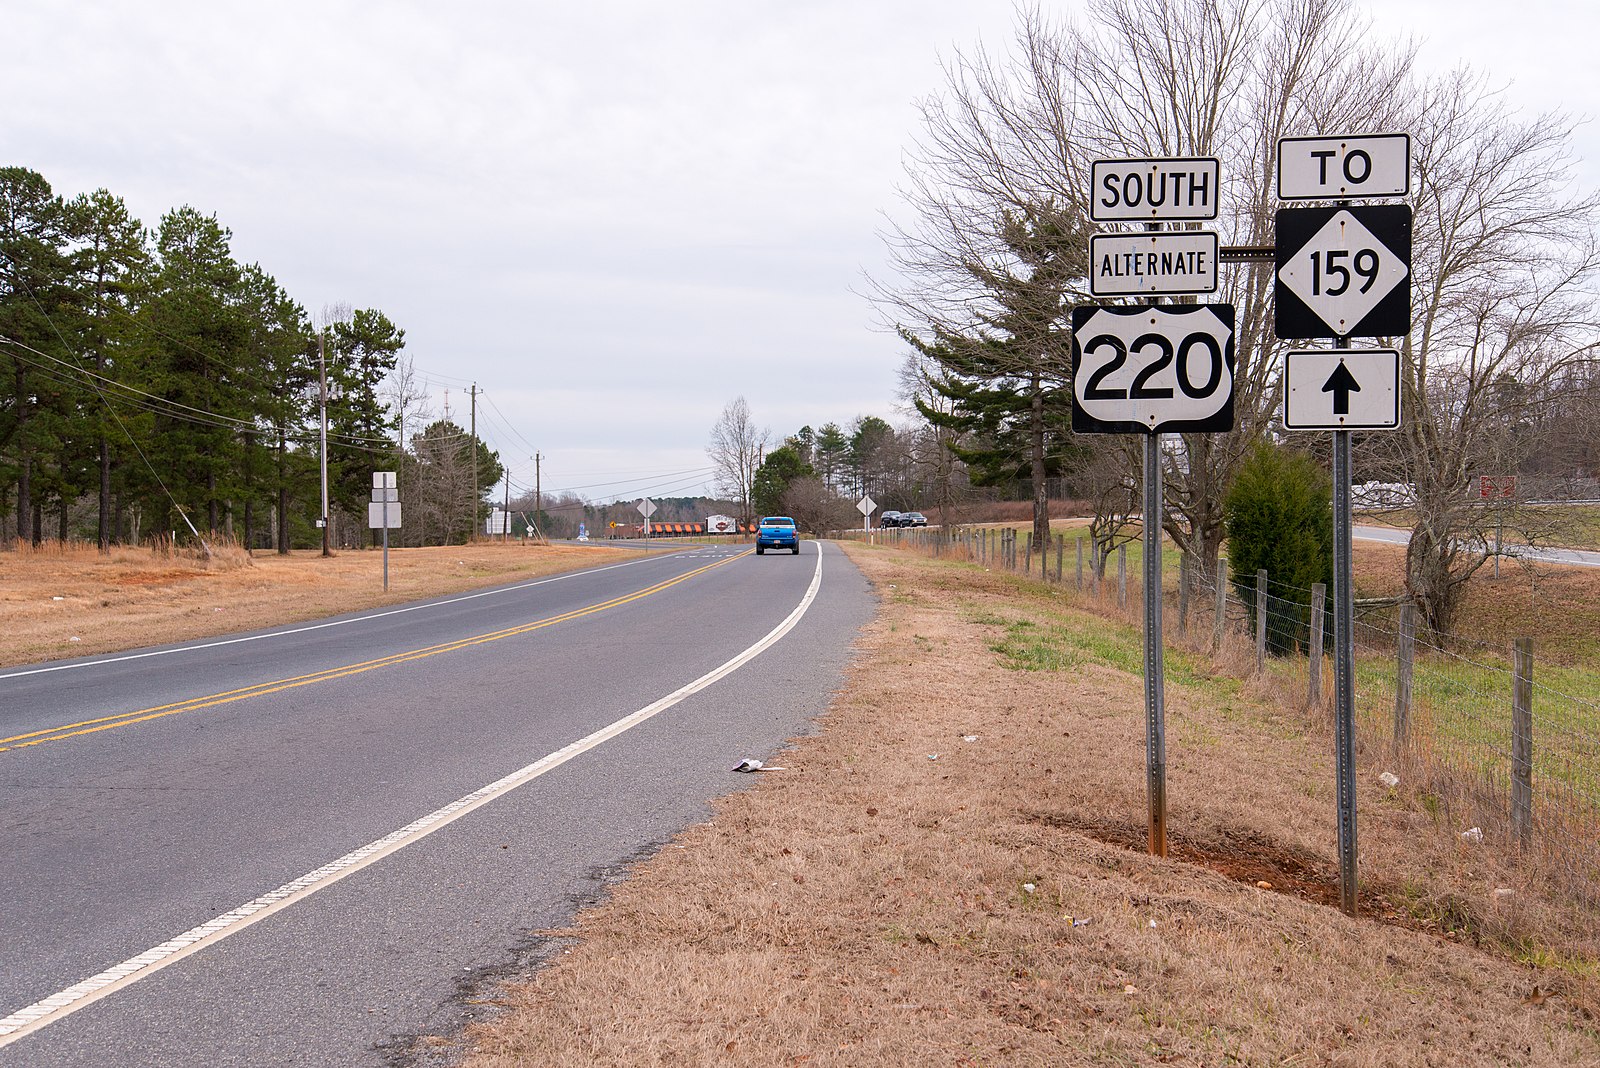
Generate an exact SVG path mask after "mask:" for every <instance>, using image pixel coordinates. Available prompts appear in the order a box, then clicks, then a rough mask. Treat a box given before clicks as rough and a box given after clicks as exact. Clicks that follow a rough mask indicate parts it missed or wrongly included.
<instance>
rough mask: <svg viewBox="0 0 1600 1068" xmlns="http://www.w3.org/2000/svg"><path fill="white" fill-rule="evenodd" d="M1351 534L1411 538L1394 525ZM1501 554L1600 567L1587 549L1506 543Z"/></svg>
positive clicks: (1398, 540) (1393, 541)
mask: <svg viewBox="0 0 1600 1068" xmlns="http://www.w3.org/2000/svg"><path fill="white" fill-rule="evenodd" d="M1350 536H1351V537H1352V538H1355V539H1358V540H1361V541H1382V542H1387V543H1389V544H1390V545H1405V544H1406V543H1407V542H1409V541H1410V540H1411V532H1410V531H1409V530H1396V529H1394V528H1393V527H1368V526H1353V527H1351V529H1350ZM1500 555H1501V556H1503V557H1507V558H1519V557H1520V558H1521V559H1524V560H1538V561H1540V562H1541V563H1546V564H1566V565H1568V566H1570V567H1600V553H1597V552H1591V551H1589V550H1587V549H1536V548H1534V547H1533V546H1531V545H1504V546H1502V547H1501V551H1500Z"/></svg>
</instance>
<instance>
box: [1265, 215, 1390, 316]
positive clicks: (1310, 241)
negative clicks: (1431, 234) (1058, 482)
mask: <svg viewBox="0 0 1600 1068" xmlns="http://www.w3.org/2000/svg"><path fill="white" fill-rule="evenodd" d="M1276 259H1277V279H1278V280H1277V285H1276V287H1275V289H1274V300H1273V304H1274V318H1273V326H1274V329H1275V331H1276V333H1277V335H1278V336H1279V337H1283V338H1301V337H1327V338H1341V337H1397V336H1399V335H1401V334H1404V333H1405V332H1406V331H1408V330H1410V329H1411V286H1410V279H1411V208H1410V207H1408V206H1407V205H1404V204H1379V205H1367V206H1363V207H1353V208H1343V207H1340V208H1279V209H1278V214H1277V256H1276Z"/></svg>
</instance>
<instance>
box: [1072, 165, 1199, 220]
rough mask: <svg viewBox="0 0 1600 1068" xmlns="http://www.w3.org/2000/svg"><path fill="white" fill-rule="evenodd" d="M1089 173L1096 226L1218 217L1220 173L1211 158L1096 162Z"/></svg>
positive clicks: (1092, 217)
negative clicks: (1100, 224) (1107, 223)
mask: <svg viewBox="0 0 1600 1068" xmlns="http://www.w3.org/2000/svg"><path fill="white" fill-rule="evenodd" d="M1089 171H1090V184H1091V189H1090V197H1089V218H1090V219H1092V220H1094V221H1095V222H1164V221H1167V220H1177V219H1190V220H1193V219H1215V218H1216V217H1217V204H1218V199H1219V197H1218V194H1219V193H1220V188H1219V187H1220V185H1221V174H1222V172H1221V166H1220V164H1219V163H1218V162H1217V160H1216V158H1215V157H1213V156H1189V157H1173V158H1161V159H1097V160H1095V161H1094V163H1093V164H1091V165H1090V169H1089Z"/></svg>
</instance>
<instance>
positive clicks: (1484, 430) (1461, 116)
mask: <svg viewBox="0 0 1600 1068" xmlns="http://www.w3.org/2000/svg"><path fill="white" fill-rule="evenodd" d="M1410 99H1411V100H1412V101H1413V102H1414V107H1413V110H1412V112H1411V114H1410V115H1409V116H1408V117H1407V120H1406V121H1407V123H1408V125H1409V127H1410V129H1411V130H1412V132H1413V145H1414V149H1413V151H1414V153H1415V156H1416V159H1415V164H1414V166H1415V184H1416V191H1415V206H1416V224H1415V230H1414V234H1413V239H1412V279H1413V286H1414V288H1413V295H1414V310H1413V318H1412V329H1411V333H1410V334H1409V335H1408V336H1407V337H1405V338H1404V339H1402V340H1401V342H1400V349H1401V358H1402V402H1403V409H1402V414H1401V426H1400V430H1399V431H1398V432H1397V433H1395V434H1394V435H1390V436H1388V437H1387V439H1386V440H1385V441H1384V442H1380V443H1379V447H1383V446H1385V445H1387V447H1388V448H1389V449H1390V454H1389V456H1390V458H1391V459H1392V461H1393V462H1394V464H1395V465H1396V466H1397V467H1398V468H1399V469H1400V470H1402V471H1403V472H1404V476H1405V478H1406V480H1407V481H1408V482H1409V483H1410V484H1411V486H1412V487H1413V493H1414V498H1415V499H1414V502H1413V505H1412V507H1413V509H1414V523H1413V527H1412V532H1411V540H1410V544H1409V546H1408V548H1407V551H1406V587H1407V592H1408V593H1409V594H1410V596H1411V597H1412V598H1413V599H1414V600H1415V601H1416V603H1417V605H1418V609H1419V611H1420V613H1421V616H1422V618H1423V620H1424V622H1425V623H1426V625H1427V626H1428V627H1429V628H1431V629H1432V630H1433V631H1434V632H1435V633H1438V634H1441V635H1444V634H1448V633H1449V632H1450V630H1451V626H1452V624H1453V622H1454V619H1455V616H1456V612H1457V609H1458V608H1459V604H1460V598H1461V594H1462V593H1463V592H1464V589H1463V584H1464V583H1465V582H1466V581H1467V580H1468V579H1470V578H1471V577H1472V575H1473V574H1474V573H1475V572H1476V571H1477V570H1478V569H1479V568H1480V567H1482V566H1483V564H1484V563H1485V562H1486V560H1488V559H1490V558H1491V555H1490V548H1489V546H1490V545H1491V543H1492V539H1491V537H1490V531H1491V530H1492V528H1493V526H1494V523H1495V521H1496V519H1499V520H1500V521H1502V522H1503V521H1504V518H1505V513H1504V512H1503V511H1502V512H1500V513H1498V515H1497V513H1496V512H1495V511H1494V510H1491V509H1487V508H1484V507H1483V506H1482V505H1481V503H1480V501H1479V498H1478V493H1477V484H1478V479H1479V476H1481V475H1504V474H1507V473H1513V472H1515V471H1516V470H1517V469H1518V468H1519V467H1520V466H1521V465H1522V464H1523V463H1524V462H1526V461H1527V460H1529V458H1530V457H1531V456H1532V455H1533V454H1534V452H1535V450H1536V449H1537V448H1538V446H1539V443H1540V441H1541V439H1542V437H1543V434H1542V429H1543V428H1544V427H1545V426H1547V425H1548V424H1549V422H1550V418H1549V417H1550V416H1552V415H1554V414H1555V413H1556V411H1557V410H1558V407H1559V404H1560V402H1561V401H1562V399H1563V398H1567V397H1573V396H1576V395H1578V391H1580V390H1581V389H1582V387H1583V384H1584V383H1585V381H1586V379H1587V376H1586V375H1583V374H1581V373H1579V372H1580V371H1581V370H1582V369H1583V366H1584V365H1585V364H1586V363H1587V361H1588V360H1589V359H1590V358H1591V355H1592V354H1593V352H1594V351H1595V348H1596V341H1597V337H1600V312H1597V310H1596V293H1595V282H1596V280H1597V278H1600V244H1597V242H1596V237H1595V228H1596V223H1597V222H1600V198H1597V196H1596V195H1595V194H1594V193H1593V192H1584V193H1579V194H1571V193H1568V192H1567V190H1568V189H1569V188H1570V181H1571V172H1570V156H1569V145H1570V140H1571V134H1572V127H1573V123H1572V121H1571V120H1570V119H1569V118H1567V117H1566V116H1563V115H1541V116H1539V117H1537V118H1534V119H1532V120H1530V121H1524V120H1522V119H1521V118H1520V117H1519V116H1518V115H1516V114H1515V113H1514V112H1513V111H1512V110H1511V109H1510V108H1509V107H1508V105H1507V104H1506V103H1505V102H1504V101H1503V99H1501V98H1500V97H1499V95H1498V94H1497V93H1495V92H1493V91H1491V90H1490V89H1489V88H1488V87H1487V86H1486V83H1485V81H1484V79H1483V78H1482V77H1481V76H1480V75H1477V74H1474V73H1471V72H1467V71H1458V72H1456V73H1454V74H1451V75H1449V76H1447V77H1443V78H1439V79H1436V80H1434V81H1431V82H1429V83H1427V84H1426V85H1424V86H1423V87H1421V89H1420V90H1419V91H1417V92H1416V93H1414V94H1412V96H1411V98H1410ZM1530 533H1533V531H1532V530H1530Z"/></svg>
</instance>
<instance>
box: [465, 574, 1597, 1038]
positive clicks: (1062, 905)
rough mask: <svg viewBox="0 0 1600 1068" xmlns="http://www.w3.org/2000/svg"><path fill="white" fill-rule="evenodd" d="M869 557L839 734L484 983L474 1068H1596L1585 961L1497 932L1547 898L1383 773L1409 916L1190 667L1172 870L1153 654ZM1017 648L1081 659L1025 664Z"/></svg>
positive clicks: (1172, 694) (1173, 679)
mask: <svg viewBox="0 0 1600 1068" xmlns="http://www.w3.org/2000/svg"><path fill="white" fill-rule="evenodd" d="M850 551H851V555H852V557H853V558H854V559H856V560H857V561H858V562H859V564H860V566H861V567H862V569H863V571H864V572H865V573H866V575H867V576H868V578H869V579H870V580H871V581H872V582H873V583H874V585H875V586H876V588H877V589H878V591H879V593H880V595H881V596H882V598H883V608H882V612H881V614H880V617H879V619H878V620H877V621H876V622H875V623H874V624H873V625H872V626H871V627H869V629H868V631H867V633H866V634H865V636H864V638H863V640H862V643H861V650H860V658H859V660H858V662H857V663H856V665H855V666H854V668H853V669H852V671H851V674H850V678H849V681H848V684H847V685H846V687H845V688H844V689H843V690H842V691H841V693H840V694H839V695H838V698H837V700H836V702H835V704H834V707H833V709H832V710H831V711H830V713H829V715H828V716H827V717H826V719H825V722H824V725H823V726H824V729H823V730H822V732H821V733H819V734H817V735H815V736H810V737H807V738H805V739H802V740H800V741H798V742H797V744H796V749H795V751H794V752H792V753H785V754H784V758H783V761H782V763H783V765H784V766H785V767H786V768H788V769H789V770H788V771H787V772H783V773H775V774H773V775H770V776H762V777H761V779H760V781H759V782H757V783H755V784H754V786H753V788H752V789H749V790H744V791H740V792H738V793H735V794H733V795H731V796H729V797H727V798H725V799H724V800H723V801H722V802H720V803H719V804H718V806H717V810H716V816H715V818H714V819H713V820H712V821H710V822H709V823H707V824H704V825H700V826H697V827H694V828H691V829H690V830H688V831H687V832H685V833H684V834H683V835H681V836H680V837H679V838H678V840H677V841H676V842H674V843H673V844H671V845H669V846H667V847H666V848H665V849H663V850H662V851H661V852H660V853H659V854H658V855H657V856H655V857H654V858H652V859H650V860H648V861H646V862H644V863H642V864H640V865H639V866H638V867H637V868H636V869H635V871H634V873H633V876H632V877H631V878H630V879H629V880H627V881H626V882H624V883H622V884H621V885H619V886H618V887H617V888H616V890H615V891H614V893H613V895H612V896H611V897H610V899H609V900H608V901H607V902H606V903H605V904H603V905H602V906H600V907H597V908H595V909H591V910H588V911H586V912H584V913H583V914H582V915H580V917H579V918H578V920H577V922H576V923H575V924H574V925H573V927H572V928H571V929H570V930H566V931H562V932H555V933H557V934H560V935H563V936H565V937H570V938H573V939H574V940H575V941H573V943H572V944H571V945H570V946H568V947H567V950H566V952H564V953H563V954H561V955H560V956H559V957H558V958H557V960H556V961H555V962H554V963H553V964H552V965H550V966H549V967H547V968H544V969H542V970H540V971H538V972H537V973H536V974H534V975H532V976H531V977H530V980H529V982H527V983H525V984H521V985H518V986H514V987H512V988H509V989H508V990H505V991H494V992H488V993H487V996H492V997H497V998H502V999H503V1000H504V1002H505V1003H506V1005H507V1012H506V1014H505V1015H504V1016H503V1017H502V1018H501V1019H499V1020H497V1021H495V1022H494V1023H493V1024H491V1025H487V1026H482V1027H479V1028H475V1029H473V1030H472V1031H471V1032H470V1033H469V1036H468V1037H469V1040H470V1041H471V1042H472V1043H473V1045H474V1047H475V1052H474V1053H473V1054H472V1055H471V1056H470V1057H469V1058H468V1060H467V1064H468V1065H470V1066H472V1068H507V1066H510V1065H591V1064H598V1065H636V1064H683V1065H691V1064H692V1065H700V1064H711V1063H725V1064H750V1065H771V1064H808V1065H863V1064H873V1065H925V1064H952V1065H977V1064H1007V1065H1012V1064H1017V1065H1057V1064H1083V1063H1116V1064H1147V1063H1172V1064H1190V1065H1201V1064H1204V1065H1214V1064H1224V1063H1231V1064H1281V1063H1297V1064H1298V1063H1304V1064H1339V1065H1373V1066H1376V1065H1394V1064H1408V1065H1412V1064H1415V1065H1428V1064H1437V1065H1464V1066H1479V1065H1482V1066H1489V1065H1494V1066H1500V1065H1506V1064H1522V1065H1546V1064H1548V1065H1568V1064H1576V1063H1596V1062H1600V1037H1597V1035H1596V1033H1595V1031H1594V1030H1593V1025H1592V1023H1591V1020H1590V1018H1589V1017H1588V1016H1587V1015H1586V1013H1587V1011H1588V1005H1589V993H1588V985H1587V982H1586V980H1585V979H1584V977H1583V976H1584V974H1585V973H1584V972H1583V970H1582V968H1581V967H1573V966H1572V965H1571V962H1570V960H1569V961H1568V963H1567V965H1566V966H1563V967H1533V966H1532V965H1530V964H1528V963H1518V962H1516V961H1515V960H1513V959H1512V957H1513V956H1514V954H1513V953H1512V952H1511V951H1510V950H1509V949H1508V946H1509V944H1510V943H1508V942H1506V941H1504V940H1502V939H1500V938H1499V937H1498V935H1497V934H1496V933H1495V931H1492V930H1490V927H1491V926H1492V925H1491V922H1490V917H1491V913H1492V912H1493V910H1494V909H1495V908H1503V909H1504V908H1512V909H1521V908H1523V907H1525V905H1526V903H1528V902H1530V901H1532V900H1533V897H1532V895H1533V894H1535V893H1536V891H1534V890H1530V889H1526V888H1524V887H1523V886H1521V884H1518V885H1517V890H1516V894H1515V895H1513V897H1512V898H1510V899H1509V900H1510V901H1512V902H1514V903H1515V904H1513V905H1506V904H1504V903H1501V904H1496V902H1497V901H1500V899H1499V898H1497V897H1496V896H1495V895H1494V894H1493V889H1494V887H1495V886H1497V885H1500V883H1499V880H1501V879H1502V878H1504V877H1505V873H1504V872H1502V871H1499V870H1496V869H1493V868H1492V867H1486V866H1485V862H1484V860H1483V856H1482V853H1481V851H1480V852H1477V853H1467V852H1464V851H1462V850H1461V848H1460V844H1459V843H1458V842H1455V841H1453V838H1454V836H1453V835H1449V836H1445V835H1439V834H1435V833H1433V832H1432V831H1431V830H1430V828H1429V826H1428V821H1427V819H1426V817H1422V816H1419V815H1418V814H1416V813H1414V812H1412V811H1411V810H1409V809H1408V808H1407V807H1406V806H1405V803H1404V801H1405V799H1404V798H1403V797H1400V796H1398V795H1396V794H1395V793H1394V792H1393V791H1384V790H1383V789H1382V788H1381V787H1380V786H1379V785H1378V784H1376V783H1375V782H1373V781H1371V778H1370V773H1369V774H1366V775H1363V777H1362V781H1361V783H1360V785H1359V787H1358V789H1359V791H1360V794H1361V804H1362V806H1363V811H1364V813H1365V814H1367V816H1368V822H1367V824H1366V828H1367V837H1365V838H1364V839H1363V858H1362V863H1363V869H1362V870H1363V878H1364V880H1365V879H1370V880H1371V885H1372V886H1375V887H1402V888H1406V891H1405V892H1406V894H1407V895H1409V896H1408V897H1406V898H1405V899H1404V900H1403V901H1400V902H1397V903H1395V904H1396V905H1397V907H1396V909H1395V911H1397V912H1404V913H1406V914H1407V915H1408V916H1410V917H1411V918H1412V920H1413V921H1414V923H1411V922H1410V921H1406V922H1400V921H1396V922H1387V923H1386V922H1382V917H1381V916H1378V918H1377V919H1374V916H1376V915H1378V913H1379V908H1378V907H1377V903H1376V902H1375V901H1366V900H1364V903H1363V907H1364V909H1365V910H1366V914H1364V915H1363V917H1362V918H1359V919H1351V918H1349V917H1346V916H1344V915H1343V914H1342V913H1341V912H1339V911H1338V910H1337V909H1336V908H1332V907H1329V905H1328V904H1326V903H1325V902H1326V901H1327V900H1328V899H1329V897H1330V895H1331V893H1332V890H1331V888H1332V886H1333V885H1334V882H1335V881H1334V880H1333V879H1332V878H1331V873H1332V872H1333V871H1334V870H1335V865H1334V863H1333V860H1332V858H1333V856H1334V855H1335V849H1334V845H1333V838H1334V837H1335V835H1334V821H1333V792H1334V791H1333V770H1332V754H1331V745H1330V744H1329V742H1328V739H1327V737H1326V736H1325V733H1326V732H1325V731H1324V729H1323V728H1322V726H1321V725H1319V724H1317V723H1314V722H1310V721H1308V720H1307V719H1306V718H1305V717H1304V716H1303V715H1302V714H1301V713H1300V712H1299V711H1298V710H1297V709H1291V708H1287V707H1285V706H1284V705H1283V703H1282V702H1281V701H1280V699H1279V698H1278V697H1277V696H1276V695H1274V694H1272V693H1271V692H1270V691H1267V690H1265V689H1262V688H1260V687H1258V686H1256V685H1254V684H1249V683H1240V682H1238V681H1237V680H1230V679H1229V678H1228V677H1227V676H1226V675H1225V674H1224V673H1222V672H1221V671H1220V667H1219V668H1217V669H1215V670H1216V674H1212V673H1211V672H1212V671H1213V670H1214V669H1213V668H1212V667H1211V666H1208V665H1205V664H1193V663H1189V664H1184V665H1183V668H1184V670H1183V671H1181V672H1180V671H1178V670H1173V671H1172V672H1171V673H1170V674H1169V682H1168V699H1169V710H1168V750H1167V753H1168V793H1169V820H1168V828H1169V837H1170V840H1171V841H1173V842H1174V843H1175V844H1176V846H1177V847H1178V848H1177V849H1175V850H1174V855H1172V856H1170V857H1167V858H1156V857H1151V856H1149V855H1148V854H1146V853H1145V852H1144V851H1143V844H1144V843H1143V837H1144V832H1143V826H1144V824H1143V816H1144V812H1145V797H1144V766H1143V715H1142V707H1143V704H1142V702H1143V697H1142V687H1141V683H1140V680H1139V678H1138V676H1137V674H1136V673H1133V672H1130V671H1129V670H1127V669H1125V668H1124V667H1120V666H1118V665H1119V664H1121V663H1123V662H1125V661H1126V659H1127V654H1128V648H1129V643H1130V642H1131V643H1133V645H1132V648H1134V649H1136V648H1137V645H1136V638H1134V637H1132V635H1131V633H1129V632H1128V631H1127V629H1126V628H1123V627H1121V626H1120V625H1119V624H1116V623H1112V622H1110V621H1108V620H1107V619H1105V618H1104V617H1100V616H1093V617H1090V616H1082V615H1080V614H1078V613H1077V612H1075V610H1074V609H1073V607H1072V600H1073V598H1072V597H1071V596H1069V595H1068V593H1067V592H1066V591H1063V590H1057V589H1051V588H1047V587H1041V586H1038V585H1037V584H1031V583H1027V582H1023V581H1020V580H1016V579H1013V578H1012V577H1010V576H1004V575H999V574H990V573H986V572H984V571H983V570H982V569H981V568H974V567H971V566H968V565H956V564H951V563H947V562H943V561H930V560H924V559H919V558H916V557H912V556H910V555H909V554H905V553H900V552H893V551H886V550H873V549H864V548H858V547H853V548H852V549H851V550H850ZM1022 623H1026V624H1028V625H1029V626H1028V627H1026V628H1021V627H1019V624H1022ZM1019 630H1026V632H1027V635H1028V640H1030V641H1033V640H1047V641H1051V642H1057V643H1060V644H1063V645H1068V646H1070V649H1068V652H1070V654H1071V655H1069V656H1063V657H1058V658H1054V659H1049V658H1042V657H1041V658H1039V660H1038V662H1040V663H1045V662H1049V663H1053V664H1059V665H1061V666H1060V667H1059V668H1057V669H1055V670H1013V669H1010V668H1008V667H1006V666H1005V664H1006V658H1005V657H1004V656H1003V655H1002V653H1001V652H999V651H997V649H996V646H1000V645H1003V644H1004V643H1005V642H1006V641H1008V640H1011V639H1013V638H1015V636H1016V634H1017V633H1018V632H1019ZM1133 661H1134V663H1137V656H1136V655H1135V656H1134V657H1133ZM1180 679H1181V680H1187V681H1178V680H1180ZM1260 882H1271V883H1273V884H1274V885H1273V890H1272V891H1271V892H1269V891H1267V890H1265V889H1263V888H1261V887H1260V886H1258V885H1257V884H1258V883H1260ZM1285 891H1287V892H1285ZM1430 917H1431V918H1432V920H1433V922H1434V923H1435V925H1436V926H1437V927H1438V928H1439V932H1443V935H1442V936H1441V934H1440V933H1439V932H1429V931H1428V930H1427V928H1426V924H1425V922H1424V921H1425V919H1426V918H1430ZM1591 920H1592V918H1591ZM1412 926H1415V927H1418V928H1422V929H1420V930H1417V929H1411V927H1412ZM1513 927H1514V924H1513V922H1512V921H1511V920H1509V919H1506V920H1503V921H1502V924H1501V930H1511V929H1512V928H1513ZM1458 929H1459V930H1470V931H1479V932H1483V933H1484V934H1485V937H1484V939H1483V948H1476V947H1474V946H1472V945H1466V944H1458V941H1460V940H1459V939H1452V938H1451V937H1450V936H1449V933H1448V932H1449V931H1450V930H1458Z"/></svg>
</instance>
